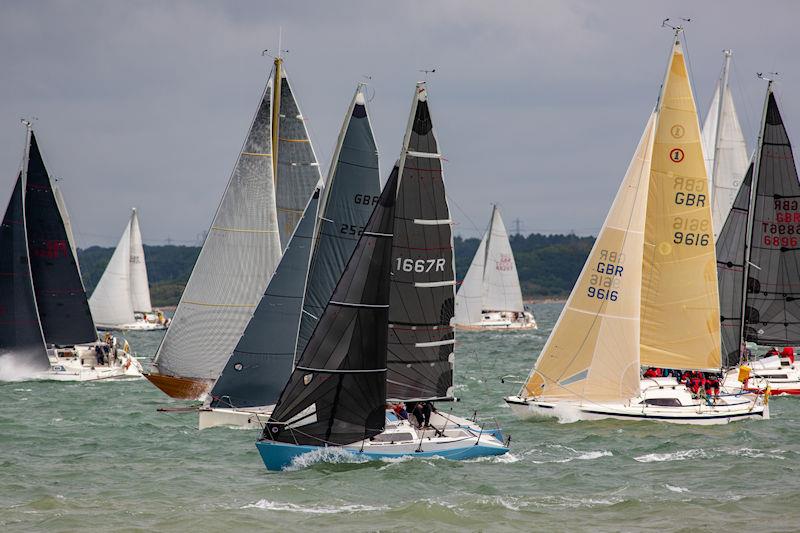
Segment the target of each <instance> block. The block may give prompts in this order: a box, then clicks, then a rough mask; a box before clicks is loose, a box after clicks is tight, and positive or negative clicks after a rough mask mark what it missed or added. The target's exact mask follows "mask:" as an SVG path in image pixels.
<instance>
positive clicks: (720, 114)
mask: <svg viewBox="0 0 800 533" xmlns="http://www.w3.org/2000/svg"><path fill="white" fill-rule="evenodd" d="M724 53H725V63H724V66H723V69H722V74H721V76H720V78H719V79H718V80H717V86H716V88H715V89H714V98H713V99H712V100H711V106H710V107H709V109H708V113H707V114H706V119H705V121H704V122H703V133H702V141H703V151H704V154H705V162H706V172H707V173H708V175H709V177H710V179H711V211H712V216H713V224H714V235H715V236H716V235H718V234H719V232H720V231H721V230H722V225H723V224H724V223H725V219H726V218H727V217H728V213H729V212H730V210H731V206H733V201H734V200H735V199H736V193H737V191H738V190H739V186H740V185H741V183H742V179H743V178H744V174H745V172H747V165H748V164H749V157H748V155H747V143H746V142H745V139H744V135H743V134H742V127H741V125H740V124H739V117H738V116H737V114H736V107H735V106H734V103H733V97H732V95H731V90H730V86H729V85H728V65H729V63H730V57H731V54H730V51H729V50H726V51H725V52H724ZM720 98H721V102H722V103H721V105H720Z"/></svg>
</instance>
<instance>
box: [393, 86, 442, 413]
mask: <svg viewBox="0 0 800 533" xmlns="http://www.w3.org/2000/svg"><path fill="white" fill-rule="evenodd" d="M398 174H399V185H398V192H397V208H396V212H395V225H394V227H395V236H394V241H393V246H392V276H391V306H390V309H389V356H388V368H389V373H388V376H387V381H388V385H387V387H388V395H389V396H388V397H389V398H390V399H402V400H417V399H452V397H453V362H454V353H453V350H454V346H455V335H454V331H453V324H452V319H453V312H454V299H455V271H454V265H453V263H454V261H453V235H452V228H451V225H452V220H451V219H450V210H449V208H448V205H447V199H446V196H445V186H444V180H443V178H442V162H441V154H440V153H439V147H438V144H437V142H436V137H435V135H434V131H433V122H432V121H431V115H430V112H429V109H428V101H427V90H426V88H425V84H424V83H419V84H417V87H416V90H415V92H414V99H413V101H412V106H411V114H410V117H409V122H408V127H407V129H406V134H405V137H404V140H403V149H402V155H401V158H400V162H399V169H398Z"/></svg>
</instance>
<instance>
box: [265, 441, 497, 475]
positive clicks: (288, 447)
mask: <svg viewBox="0 0 800 533" xmlns="http://www.w3.org/2000/svg"><path fill="white" fill-rule="evenodd" d="M256 448H258V452H259V453H260V454H261V459H262V460H263V461H264V465H266V467H267V470H274V471H278V470H283V469H284V468H286V467H287V466H289V465H291V464H292V461H294V459H295V458H297V457H299V456H301V455H303V454H306V453H310V452H319V451H322V450H325V449H331V450H334V449H335V450H337V451H341V452H342V453H346V454H352V456H353V457H354V458H355V459H356V460H359V459H362V458H363V460H365V461H375V460H381V459H397V458H400V457H442V458H444V459H452V460H456V461H460V460H464V459H474V458H476V457H486V456H490V455H503V454H504V453H507V452H508V451H509V449H508V448H506V447H496V446H483V445H480V444H478V445H477V446H476V445H471V446H465V447H462V448H453V449H450V450H440V451H436V452H425V451H422V452H415V453H411V454H409V453H381V452H370V451H360V450H356V449H351V448H344V447H338V446H336V447H334V446H332V447H330V448H323V447H321V446H301V445H296V444H286V443H283V442H275V441H270V440H260V441H258V442H256Z"/></svg>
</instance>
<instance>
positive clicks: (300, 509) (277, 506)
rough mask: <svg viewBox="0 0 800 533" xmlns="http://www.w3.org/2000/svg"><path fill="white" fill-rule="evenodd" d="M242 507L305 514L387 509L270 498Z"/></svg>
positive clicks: (383, 508) (384, 508)
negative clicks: (294, 501)
mask: <svg viewBox="0 0 800 533" xmlns="http://www.w3.org/2000/svg"><path fill="white" fill-rule="evenodd" d="M242 509H266V510H268V511H286V512H289V513H306V514H337V513H363V512H369V511H384V510H386V509H388V507H385V506H372V505H359V504H343V505H339V506H326V505H321V506H306V505H298V504H296V503H291V502H274V501H271V500H266V499H264V500H258V501H257V502H255V503H250V504H247V505H244V506H242Z"/></svg>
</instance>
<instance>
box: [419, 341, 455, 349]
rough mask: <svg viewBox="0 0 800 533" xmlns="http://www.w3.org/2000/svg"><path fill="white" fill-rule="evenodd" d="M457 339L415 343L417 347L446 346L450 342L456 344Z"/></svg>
mask: <svg viewBox="0 0 800 533" xmlns="http://www.w3.org/2000/svg"><path fill="white" fill-rule="evenodd" d="M455 343H456V340H455V339H448V340H445V341H434V342H417V343H415V344H414V347H415V348H430V347H432V346H446V345H448V344H455Z"/></svg>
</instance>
